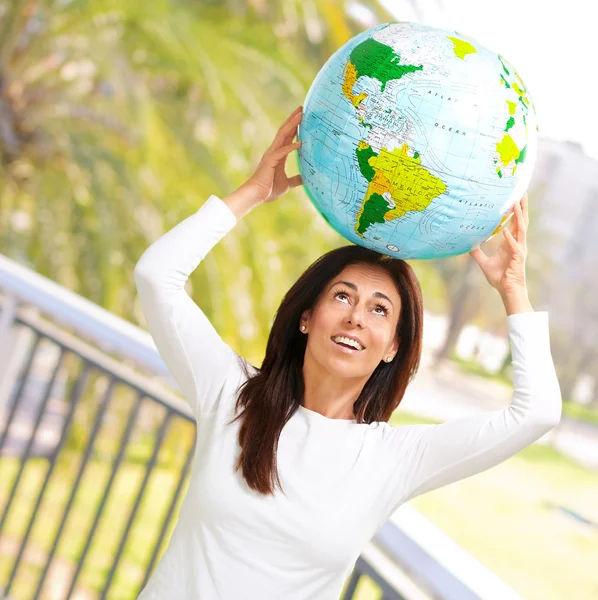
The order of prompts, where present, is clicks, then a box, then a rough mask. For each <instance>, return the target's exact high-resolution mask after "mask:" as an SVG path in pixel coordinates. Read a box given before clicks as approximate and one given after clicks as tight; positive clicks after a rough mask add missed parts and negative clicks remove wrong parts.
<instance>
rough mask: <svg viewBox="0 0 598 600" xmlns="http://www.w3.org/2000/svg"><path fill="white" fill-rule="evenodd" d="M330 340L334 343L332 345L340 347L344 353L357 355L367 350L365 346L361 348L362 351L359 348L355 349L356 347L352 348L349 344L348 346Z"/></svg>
mask: <svg viewBox="0 0 598 600" xmlns="http://www.w3.org/2000/svg"><path fill="white" fill-rule="evenodd" d="M330 340H331V341H332V343H333V344H334V345H335V346H338V347H339V348H341V349H342V350H343V351H344V352H349V353H357V352H362V351H363V350H365V348H364V347H363V346H362V347H361V349H358V348H355V347H354V346H350V345H349V344H346V343H344V342H336V341H335V340H334V339H333V338H330Z"/></svg>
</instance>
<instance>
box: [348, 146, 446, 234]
mask: <svg viewBox="0 0 598 600" xmlns="http://www.w3.org/2000/svg"><path fill="white" fill-rule="evenodd" d="M366 145H367V144H366ZM368 162H369V164H370V166H371V167H372V168H373V169H374V171H375V175H374V177H373V178H372V181H371V182H370V184H369V186H368V189H367V191H366V194H365V197H364V200H363V202H362V205H361V208H360V210H359V213H358V214H357V219H356V220H355V230H356V231H357V229H358V228H359V222H360V219H361V216H362V214H363V212H364V210H366V211H367V205H368V200H369V199H370V197H371V196H372V194H380V195H383V194H384V193H386V192H388V193H389V194H390V196H391V198H392V200H393V202H394V204H395V208H393V209H391V210H388V211H387V212H386V213H385V214H384V220H385V221H392V220H393V219H398V218H400V217H402V216H403V215H405V213H407V212H408V211H422V210H424V209H426V208H427V207H428V206H429V205H430V204H431V203H432V201H433V200H434V199H435V198H437V197H438V196H440V195H441V194H444V192H446V184H445V183H444V182H443V181H442V180H441V179H439V178H438V177H435V176H434V175H432V173H430V172H429V171H428V170H427V169H426V168H425V167H422V166H421V157H419V156H418V157H417V158H414V157H412V156H409V146H408V145H407V144H403V146H402V147H401V148H400V149H398V148H395V149H394V150H392V151H391V152H389V151H388V150H387V149H386V148H382V149H381V150H380V152H379V154H378V156H372V157H371V158H370V159H369V161H368ZM357 233H359V232H358V231H357ZM359 235H361V234H359ZM362 237H363V236H362Z"/></svg>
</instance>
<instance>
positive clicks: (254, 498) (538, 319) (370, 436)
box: [134, 195, 562, 600]
mask: <svg viewBox="0 0 598 600" xmlns="http://www.w3.org/2000/svg"><path fill="white" fill-rule="evenodd" d="M235 224H236V218H235V215H234V213H233V212H232V211H231V210H230V208H229V207H228V206H227V205H226V204H225V203H224V202H223V201H222V200H221V199H220V198H218V197H217V196H214V195H212V196H210V198H209V199H208V200H207V201H206V202H205V203H204V205H203V206H202V207H201V208H200V209H199V210H197V211H196V212H195V213H194V214H192V215H191V216H189V217H188V218H186V219H185V220H183V221H182V222H180V223H179V224H177V225H176V226H175V227H174V228H172V229H171V230H170V231H168V232H167V233H165V234H164V235H163V236H161V237H160V238H159V239H158V240H156V241H155V242H154V243H153V244H152V245H151V246H150V247H149V248H148V249H147V250H146V251H145V252H144V253H143V255H142V256H141V258H140V259H139V261H138V263H137V265H136V267H135V270H134V276H135V282H136V285H137V290H138V294H139V299H140V301H141V306H142V309H143V312H144V314H145V317H146V320H147V323H148V327H149V330H150V332H151V334H152V336H153V339H154V341H155V343H156V346H157V348H158V350H159V352H160V354H161V356H162V358H163V359H164V361H165V363H166V365H167V366H168V368H169V369H170V371H171V372H172V374H173V376H174V378H175V379H176V381H177V382H178V384H179V385H180V388H181V390H182V392H183V393H184V395H185V397H186V398H187V400H188V402H189V404H190V406H191V408H192V410H193V413H194V415H195V417H196V420H197V444H196V450H195V457H194V462H193V469H192V475H191V479H190V483H189V487H188V490H187V493H186V496H185V498H184V500H183V502H182V504H181V509H180V513H179V519H178V521H177V523H176V526H175V528H174V531H173V534H172V537H171V539H170V542H169V545H168V547H167V549H166V551H165V552H164V554H163V556H162V558H161V560H160V561H159V563H158V564H157V566H156V568H155V570H154V572H153V574H152V576H151V577H150V579H149V581H148V583H147V585H146V586H145V588H144V589H143V590H142V592H141V594H140V596H139V599H140V600H166V599H168V600H198V599H199V600H217V599H221V600H241V599H243V600H337V599H338V598H339V596H340V593H341V591H342V587H343V585H344V582H345V580H346V578H347V577H348V576H349V575H350V573H351V571H352V569H353V567H354V564H355V561H356V560H357V558H358V557H359V555H360V553H361V550H362V549H363V547H364V546H365V545H366V544H367V542H368V541H369V540H370V539H371V538H372V537H373V536H374V535H375V533H376V532H377V530H378V529H379V528H380V527H381V526H382V524H383V523H384V522H385V521H386V520H387V518H388V517H389V516H390V515H391V514H392V513H393V512H394V511H395V510H396V509H397V508H398V507H399V506H400V505H401V504H402V503H404V502H407V501H408V500H410V499H412V498H415V497H416V496H419V495H420V494H423V493H424V492H428V491H430V490H433V489H435V488H439V487H441V486H445V485H447V484H450V483H452V482H454V481H457V480H460V479H464V478H465V477H469V476H471V475H474V474H475V473H479V472H480V471H484V470H485V469H488V468H490V467H493V466H494V465H497V464H499V463H500V462H502V461H504V460H506V459H507V458H509V457H511V456H513V455H514V454H516V453H517V452H519V451H520V450H522V449H523V448H525V447H526V446H529V445H530V444H532V443H533V442H534V441H536V440H537V439H539V438H540V437H541V436H542V435H543V434H545V433H546V432H548V431H549V430H550V429H552V428H553V427H554V426H555V425H556V424H558V422H559V420H560V416H561V407H562V402H561V392H560V387H559V383H558V380H557V376H556V372H555V368H554V364H553V361H552V356H551V350H550V341H549V329H548V313H547V312H529V313H519V314H513V315H509V316H508V317H507V321H508V332H509V340H510V345H511V350H512V365H513V371H512V372H513V396H512V401H511V404H510V405H509V406H507V407H506V408H504V409H501V410H495V411H493V412H480V414H478V415H475V416H470V417H466V418H459V419H454V420H450V421H447V422H445V423H442V424H438V425H429V424H418V425H404V426H398V427H393V426H391V425H389V424H388V423H385V422H376V423H371V424H359V423H356V422H355V421H352V420H342V419H331V418H328V417H325V416H323V415H322V414H320V413H318V412H315V411H312V410H309V409H306V408H305V407H303V406H299V408H298V410H297V412H295V413H294V414H293V416H292V417H291V419H290V420H289V421H288V422H287V423H286V425H285V427H284V429H283V430H282V433H281V436H280V440H279V445H278V456H277V461H278V462H277V464H278V470H279V475H280V479H281V483H282V486H283V488H284V490H285V492H286V496H285V495H284V494H282V493H281V492H280V491H279V490H278V489H277V490H276V494H275V496H263V495H260V494H258V493H257V492H254V491H253V490H251V489H250V488H249V487H248V486H247V484H246V482H245V479H244V478H243V477H242V474H241V473H238V472H235V471H234V470H233V465H234V463H235V460H236V457H237V455H238V452H239V451H240V448H239V446H238V443H237V431H238V427H239V426H240V423H239V421H237V422H236V423H235V424H233V425H226V423H225V422H226V421H228V420H229V419H230V418H232V417H233V416H234V412H233V408H234V404H235V401H236V397H237V396H236V393H237V388H238V386H239V385H240V384H241V383H242V382H243V381H244V379H245V375H244V374H243V371H242V369H241V367H240V365H239V363H238V359H239V357H238V355H237V354H236V353H235V351H234V350H233V349H232V348H231V347H230V346H228V345H227V344H226V343H225V342H224V341H223V340H222V338H221V337H220V336H219V334H218V333H217V332H216V330H215V329H214V327H213V326H212V324H211V323H210V321H209V320H208V318H207V317H206V315H205V314H204V313H203V312H202V310H201V309H200V308H199V307H198V306H197V305H196V304H195V302H194V301H193V300H192V299H191V298H190V297H189V295H188V294H187V292H186V291H185V289H184V284H185V282H186V280H187V278H188V277H189V275H190V274H191V273H192V272H193V270H194V269H195V268H196V267H197V266H198V264H199V263H200V261H201V260H202V259H203V258H204V257H205V256H206V254H207V253H208V252H209V251H210V250H211V249H212V248H213V247H214V245H215V244H216V243H217V242H218V241H219V240H220V239H221V238H222V237H223V236H224V235H225V234H226V233H227V232H228V231H230V230H231V229H232V228H233V227H234V225H235ZM242 360H244V359H242ZM249 369H250V372H251V373H255V369H254V367H251V366H249ZM480 402H483V398H481V399H480Z"/></svg>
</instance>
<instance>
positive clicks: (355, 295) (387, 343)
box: [300, 263, 401, 377]
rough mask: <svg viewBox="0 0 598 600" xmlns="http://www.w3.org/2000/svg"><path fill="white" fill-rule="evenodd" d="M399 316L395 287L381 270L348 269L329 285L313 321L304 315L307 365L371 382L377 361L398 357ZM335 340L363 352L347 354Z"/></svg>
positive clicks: (368, 267) (366, 266)
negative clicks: (353, 340) (356, 345)
mask: <svg viewBox="0 0 598 600" xmlns="http://www.w3.org/2000/svg"><path fill="white" fill-rule="evenodd" d="M400 310H401V298H400V296H399V293H398V292H397V289H396V287H395V284H394V281H393V280H392V278H391V277H390V275H389V274H388V273H387V272H386V271H385V270H384V269H383V268H382V267H377V266H375V265H369V264H365V263H363V264H362V263H360V264H354V265H349V266H348V267H346V268H345V269H344V270H343V271H342V272H341V273H340V274H339V275H338V276H336V277H334V278H333V279H332V281H330V282H328V284H327V285H326V287H325V288H324V290H323V292H322V294H321V296H320V299H319V300H318V302H317V304H316V306H315V307H314V309H313V311H312V313H311V315H310V314H309V313H308V312H307V311H306V312H304V313H303V315H302V320H301V324H300V325H305V326H306V328H307V329H306V331H304V332H303V333H305V334H307V347H306V350H305V352H306V355H308V354H309V355H311V356H309V357H307V356H306V359H307V358H309V359H311V360H314V361H315V362H316V363H318V364H319V366H321V367H322V368H323V369H324V370H325V371H327V372H329V373H331V374H336V375H337V376H339V377H360V376H366V377H369V375H371V374H372V373H373V372H374V370H375V369H376V367H377V366H378V365H379V364H380V361H383V360H384V359H385V358H386V357H387V356H390V357H392V358H394V356H395V354H396V352H397V349H398V343H397V340H396V330H397V324H398V320H399V314H400ZM339 335H341V336H342V335H345V336H348V337H350V338H356V339H358V340H359V342H360V344H361V347H362V349H360V350H354V349H347V348H346V347H345V346H343V345H342V342H341V343H339V340H338V337H337V336H339ZM333 338H334V339H333ZM335 340H336V341H335ZM345 341H346V340H345Z"/></svg>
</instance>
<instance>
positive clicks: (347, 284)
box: [328, 281, 395, 308]
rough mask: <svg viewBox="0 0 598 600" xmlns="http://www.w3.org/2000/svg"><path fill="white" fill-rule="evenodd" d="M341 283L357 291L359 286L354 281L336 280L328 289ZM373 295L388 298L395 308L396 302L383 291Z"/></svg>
mask: <svg viewBox="0 0 598 600" xmlns="http://www.w3.org/2000/svg"><path fill="white" fill-rule="evenodd" d="M339 283H342V284H344V285H346V286H347V287H350V288H351V289H352V290H355V291H357V286H356V285H355V284H354V283H351V282H350V281H335V282H334V283H333V284H332V285H331V286H330V288H328V289H332V288H333V287H334V286H335V285H338V284H339ZM372 296H373V297H374V298H384V299H385V300H388V301H389V302H390V305H391V306H392V307H393V308H394V306H395V305H394V304H393V303H392V300H391V299H390V298H389V297H388V296H387V295H386V294H383V293H382V292H374V293H373V294H372Z"/></svg>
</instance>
